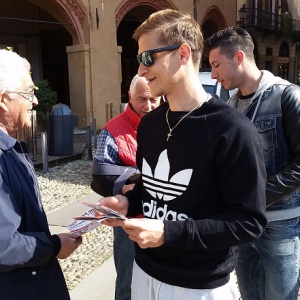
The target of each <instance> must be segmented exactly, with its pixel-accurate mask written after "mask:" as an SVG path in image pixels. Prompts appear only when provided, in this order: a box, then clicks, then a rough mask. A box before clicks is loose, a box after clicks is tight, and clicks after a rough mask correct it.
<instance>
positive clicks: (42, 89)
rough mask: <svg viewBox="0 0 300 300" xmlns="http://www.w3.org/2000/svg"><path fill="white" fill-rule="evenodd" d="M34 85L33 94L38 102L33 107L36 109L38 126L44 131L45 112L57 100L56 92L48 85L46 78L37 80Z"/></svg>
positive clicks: (45, 124) (45, 122)
mask: <svg viewBox="0 0 300 300" xmlns="http://www.w3.org/2000/svg"><path fill="white" fill-rule="evenodd" d="M35 86H36V91H35V95H36V97H37V99H38V102H39V104H38V105H37V106H35V107H34V109H35V110H36V117H37V124H38V127H39V128H40V129H41V130H42V131H44V130H43V129H45V128H46V126H47V113H48V112H49V110H50V109H51V107H52V105H54V104H56V102H57V92H56V91H54V90H53V89H52V88H51V87H50V86H49V82H48V80H47V79H43V80H38V81H37V82H35Z"/></svg>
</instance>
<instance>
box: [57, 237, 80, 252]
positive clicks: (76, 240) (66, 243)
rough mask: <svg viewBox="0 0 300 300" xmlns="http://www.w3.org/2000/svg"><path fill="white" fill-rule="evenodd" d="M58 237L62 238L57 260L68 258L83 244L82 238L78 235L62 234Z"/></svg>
mask: <svg viewBox="0 0 300 300" xmlns="http://www.w3.org/2000/svg"><path fill="white" fill-rule="evenodd" d="M57 235H58V237H59V238H60V243H61V247H60V250H59V252H58V254H57V256H56V258H67V257H68V256H70V255H71V254H72V253H73V251H74V250H76V249H77V247H78V246H79V245H80V244H81V243H82V237H81V236H78V235H76V234H69V233H60V234H57Z"/></svg>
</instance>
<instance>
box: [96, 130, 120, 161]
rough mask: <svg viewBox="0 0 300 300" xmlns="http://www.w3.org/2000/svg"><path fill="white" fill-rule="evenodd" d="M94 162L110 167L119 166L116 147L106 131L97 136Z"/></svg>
mask: <svg viewBox="0 0 300 300" xmlns="http://www.w3.org/2000/svg"><path fill="white" fill-rule="evenodd" d="M94 161H96V162H99V163H107V164H111V165H120V164H121V161H120V158H119V150H118V145H117V143H116V141H115V139H114V138H113V136H112V135H111V134H110V133H109V132H108V131H107V130H106V129H103V130H102V131H101V132H100V134H99V140H98V146H97V150H96V153H95V155H94Z"/></svg>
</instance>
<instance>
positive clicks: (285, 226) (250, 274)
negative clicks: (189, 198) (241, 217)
mask: <svg viewBox="0 0 300 300" xmlns="http://www.w3.org/2000/svg"><path fill="white" fill-rule="evenodd" d="M253 49H254V44H253V40H252V38H251V36H250V35H249V34H248V33H247V31H245V30H244V29H242V28H239V27H229V28H226V29H224V30H221V31H219V32H217V33H216V34H214V35H213V36H211V37H210V38H209V39H208V40H207V41H206V51H207V53H208V54H209V61H210V64H211V66H212V78H215V79H217V80H218V81H219V82H220V83H221V84H222V86H223V87H224V88H225V89H227V90H230V89H234V88H238V91H237V92H236V93H235V94H234V95H233V96H232V97H231V98H230V99H229V101H228V103H229V105H231V106H234V107H236V108H237V109H238V110H239V111H241V112H242V113H243V114H245V115H246V116H247V117H248V118H249V119H250V120H251V121H252V122H253V123H254V124H255V126H256V127H257V130H258V132H259V135H260V140H261V145H262V149H263V153H264V159H265V165H266V170H267V174H268V180H267V185H266V196H267V197H266V198H267V218H268V226H267V228H266V230H265V232H264V234H263V235H262V236H261V237H260V238H259V239H258V240H256V241H255V242H253V243H250V244H245V245H242V246H240V247H239V251H240V254H239V260H238V265H237V268H236V272H237V276H238V283H239V287H240V290H241V294H242V298H243V300H247V299H255V300H257V299H270V300H283V299H297V295H298V290H299V265H300V251H299V247H300V242H299V233H300V226H299V225H300V223H299V219H300V217H299V216H300V87H299V86H296V85H294V84H291V83H289V82H288V81H286V80H283V79H282V78H280V77H275V76H274V75H273V74H272V73H270V72H268V71H266V70H259V69H258V68H257V66H256V63H255V59H254V55H253Z"/></svg>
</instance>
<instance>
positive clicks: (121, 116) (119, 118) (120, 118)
mask: <svg viewBox="0 0 300 300" xmlns="http://www.w3.org/2000/svg"><path fill="white" fill-rule="evenodd" d="M124 116H125V112H122V113H120V114H119V115H117V116H115V117H114V118H112V119H111V120H109V121H108V122H107V123H106V124H105V125H104V128H109V127H111V126H118V124H120V123H122V122H123V119H124Z"/></svg>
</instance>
